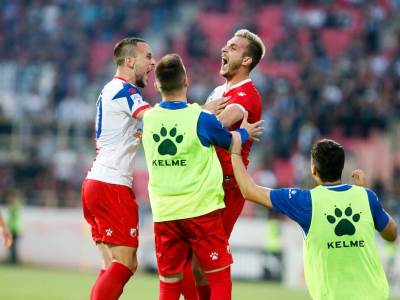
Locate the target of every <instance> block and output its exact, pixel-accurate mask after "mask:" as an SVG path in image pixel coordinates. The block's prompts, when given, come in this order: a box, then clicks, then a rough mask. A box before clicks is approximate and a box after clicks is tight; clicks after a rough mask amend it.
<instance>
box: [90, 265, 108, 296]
mask: <svg viewBox="0 0 400 300" xmlns="http://www.w3.org/2000/svg"><path fill="white" fill-rule="evenodd" d="M105 271H106V270H105V269H100V272H99V275H98V276H97V278H96V281H95V282H94V284H93V287H92V291H91V293H90V300H92V299H93V290H94V287H95V286H96V284H97V281H99V279H100V278H101V276H102V275H103V274H104V273H105Z"/></svg>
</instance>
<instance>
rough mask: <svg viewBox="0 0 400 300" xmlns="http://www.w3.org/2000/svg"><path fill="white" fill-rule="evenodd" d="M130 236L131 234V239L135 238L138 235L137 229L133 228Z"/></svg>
mask: <svg viewBox="0 0 400 300" xmlns="http://www.w3.org/2000/svg"><path fill="white" fill-rule="evenodd" d="M130 234H131V237H135V236H136V234H137V229H136V228H131V232H130Z"/></svg>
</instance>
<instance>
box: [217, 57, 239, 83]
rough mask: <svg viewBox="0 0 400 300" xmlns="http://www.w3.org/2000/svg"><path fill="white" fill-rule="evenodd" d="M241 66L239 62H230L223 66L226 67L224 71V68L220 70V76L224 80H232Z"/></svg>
mask: <svg viewBox="0 0 400 300" xmlns="http://www.w3.org/2000/svg"><path fill="white" fill-rule="evenodd" d="M241 65H242V61H241V60H240V61H239V60H238V61H231V62H229V63H228V64H227V65H226V66H225V67H227V68H226V69H224V66H223V67H222V68H221V71H220V74H221V75H222V76H223V77H225V78H226V79H229V78H232V77H233V76H234V75H235V74H236V71H237V70H238V69H239V68H240V66H241Z"/></svg>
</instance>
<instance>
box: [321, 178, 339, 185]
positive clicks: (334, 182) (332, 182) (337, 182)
mask: <svg viewBox="0 0 400 300" xmlns="http://www.w3.org/2000/svg"><path fill="white" fill-rule="evenodd" d="M341 183H342V180H341V179H339V180H336V181H321V184H327V185H335V184H341Z"/></svg>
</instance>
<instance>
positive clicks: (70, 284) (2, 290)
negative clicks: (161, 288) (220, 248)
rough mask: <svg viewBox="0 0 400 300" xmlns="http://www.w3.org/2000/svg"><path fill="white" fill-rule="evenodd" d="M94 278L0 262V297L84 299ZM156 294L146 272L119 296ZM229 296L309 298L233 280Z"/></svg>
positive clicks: (133, 298) (144, 298)
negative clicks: (0, 263)
mask: <svg viewBox="0 0 400 300" xmlns="http://www.w3.org/2000/svg"><path fill="white" fill-rule="evenodd" d="M95 277H96V274H94V273H87V272H79V271H76V272H74V271H65V270H53V269H42V268H33V267H25V266H24V267H12V266H5V265H1V266H0V299H1V300H28V299H29V300H87V299H89V293H90V288H91V285H92V283H93V281H94V280H95ZM157 297H158V280H157V277H156V276H155V275H149V274H147V273H137V274H136V275H135V277H134V278H133V280H130V281H129V283H128V284H127V286H126V287H125V291H124V294H123V296H122V297H121V298H120V299H121V300H128V299H130V300H139V299H140V300H152V299H158V298H157ZM233 299H237V300H241V299H245V300H265V299H272V300H289V299H291V300H292V299H296V300H306V299H307V300H309V299H310V298H309V297H308V294H307V292H306V291H298V290H288V289H285V288H283V287H282V286H280V285H278V284H272V283H267V282H243V281H234V283H233ZM393 300H394V299H393Z"/></svg>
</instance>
